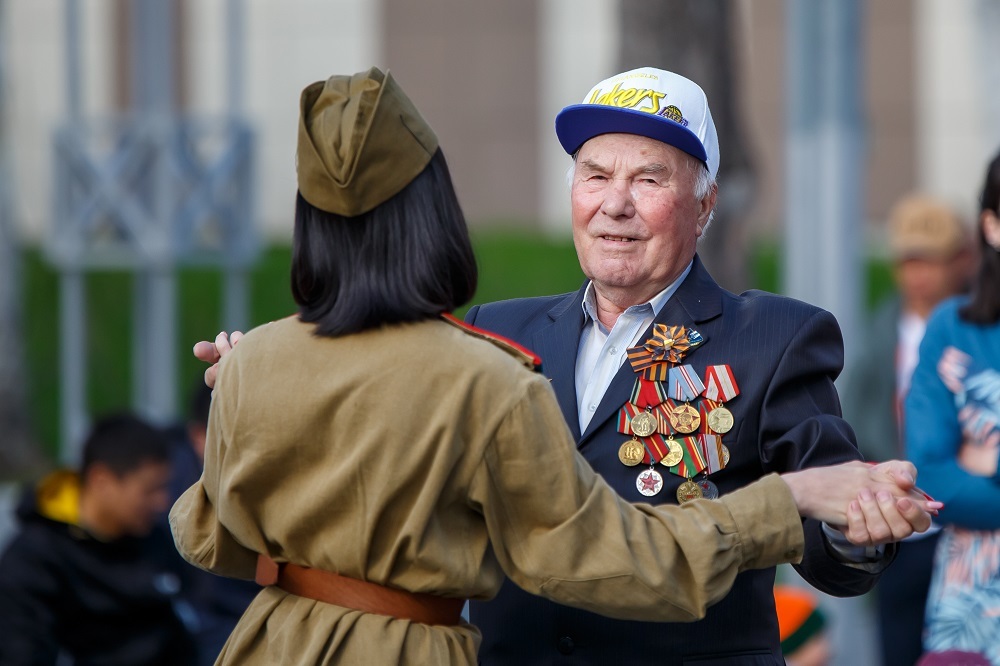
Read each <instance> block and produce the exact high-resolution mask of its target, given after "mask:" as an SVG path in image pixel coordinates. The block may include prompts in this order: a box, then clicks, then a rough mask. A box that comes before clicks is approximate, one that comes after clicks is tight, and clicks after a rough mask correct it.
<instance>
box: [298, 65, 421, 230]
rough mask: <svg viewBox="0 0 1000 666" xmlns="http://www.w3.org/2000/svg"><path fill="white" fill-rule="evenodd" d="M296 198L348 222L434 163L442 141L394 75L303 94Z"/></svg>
mask: <svg viewBox="0 0 1000 666" xmlns="http://www.w3.org/2000/svg"><path fill="white" fill-rule="evenodd" d="M300 107H301V108H300V115H299V138H298V158H297V169H298V184H299V192H301V193H302V196H303V198H305V200H306V201H308V202H309V203H310V204H312V205H313V206H315V207H316V208H319V209H320V210H325V211H327V212H328V213H336V214H338V215H343V216H345V217H356V216H358V215H361V214H363V213H367V212H368V211H370V210H372V209H373V208H375V207H376V206H378V205H379V204H381V203H384V202H385V201H387V200H388V199H390V198H392V197H393V196H395V195H396V194H398V193H399V192H400V191H401V190H402V189H403V188H404V187H406V186H407V185H409V184H410V183H411V182H412V181H413V179H414V178H416V177H417V176H418V175H419V174H420V172H421V171H423V170H424V168H425V167H426V166H427V164H428V162H430V159H431V157H432V156H433V155H434V153H435V151H436V150H437V148H438V140H437V136H436V135H435V134H434V131H433V130H432V129H431V128H430V126H429V125H428V124H427V122H426V121H424V119H423V118H422V117H421V116H420V113H419V112H418V111H417V109H416V107H414V106H413V103H412V102H411V101H410V100H409V98H408V97H407V96H406V94H405V93H404V92H403V89H402V88H400V87H399V85H397V84H396V81H395V80H394V79H393V78H392V76H391V74H390V73H389V72H385V73H382V71H381V70H379V69H378V68H377V67H372V68H371V69H369V70H368V71H367V72H359V73H357V74H354V75H353V76H331V77H330V78H329V79H327V80H326V81H317V82H316V83H313V84H312V85H310V86H308V87H307V88H306V89H305V90H303V91H302V97H301V100H300Z"/></svg>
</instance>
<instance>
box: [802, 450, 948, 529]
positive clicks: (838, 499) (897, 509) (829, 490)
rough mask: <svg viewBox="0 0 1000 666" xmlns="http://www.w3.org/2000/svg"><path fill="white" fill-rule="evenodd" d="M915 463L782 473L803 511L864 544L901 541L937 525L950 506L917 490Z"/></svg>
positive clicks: (820, 468)
mask: <svg viewBox="0 0 1000 666" xmlns="http://www.w3.org/2000/svg"><path fill="white" fill-rule="evenodd" d="M916 477H917V470H916V468H915V467H914V466H913V464H912V463H909V462H905V461H898V460H891V461H889V462H885V463H882V464H880V465H874V466H872V465H868V464H866V463H863V462H850V463H845V464H843V465H834V466H831V467H813V468H810V469H804V470H801V471H798V472H789V473H787V474H782V478H783V479H784V480H785V482H786V483H787V484H788V486H789V488H791V490H792V496H793V497H794V498H795V504H796V506H797V507H798V508H799V513H800V514H802V515H803V516H806V517H808V518H815V519H817V520H821V521H823V522H825V523H827V524H829V525H831V526H833V527H837V528H839V529H840V530H842V531H843V532H844V534H845V535H846V536H847V538H848V540H849V541H850V542H851V543H853V544H855V545H858V546H874V545H878V544H883V543H891V542H895V541H900V540H901V539H904V538H906V537H908V536H910V535H911V534H913V533H914V532H923V531H924V530H926V529H927V528H928V527H930V525H931V514H932V513H937V510H938V509H940V508H942V507H943V506H944V505H943V504H941V503H940V502H933V501H931V500H928V499H927V498H925V497H924V495H922V494H921V493H920V491H918V490H917V489H916Z"/></svg>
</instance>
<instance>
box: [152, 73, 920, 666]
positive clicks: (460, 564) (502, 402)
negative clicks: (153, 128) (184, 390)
mask: <svg viewBox="0 0 1000 666" xmlns="http://www.w3.org/2000/svg"><path fill="white" fill-rule="evenodd" d="M298 186H299V192H298V198H297V202H296V210H295V231H294V241H293V256H292V279H291V283H292V292H293V295H294V297H295V301H296V303H297V304H298V307H299V309H298V312H297V313H296V314H295V315H294V316H291V317H288V318H286V319H283V320H280V321H276V322H272V323H269V324H266V325H264V326H261V327H259V328H256V329H254V330H253V331H250V332H249V333H248V334H247V335H246V336H243V337H242V339H241V341H240V344H239V345H238V346H236V347H233V348H230V346H229V343H230V340H229V339H228V338H227V337H226V336H225V335H221V336H220V338H218V339H217V346H216V347H215V348H213V350H212V353H214V354H219V353H220V352H226V354H225V358H223V359H222V361H221V362H220V363H219V364H218V365H217V366H214V367H213V368H211V369H210V370H209V371H208V372H207V374H206V381H207V382H208V383H211V384H214V386H215V392H214V396H213V400H212V407H211V413H210V418H209V427H208V436H207V442H206V446H205V471H204V474H203V476H202V478H201V480H199V481H198V482H197V483H196V484H194V485H193V486H192V487H191V488H190V489H188V490H187V491H186V492H185V493H184V495H183V496H182V497H181V498H180V499H179V500H178V501H177V503H176V504H175V505H174V507H173V509H172V511H171V513H170V523H171V527H172V529H173V532H174V538H175V541H176V544H177V547H178V549H179V551H180V552H181V554H182V555H183V556H184V557H185V558H186V559H187V560H188V561H190V562H191V563H193V564H195V565H197V566H199V567H202V568H205V569H208V570H210V571H214V572H216V573H219V574H222V575H226V576H233V577H237V578H255V577H256V579H257V580H258V582H260V583H261V584H262V585H265V586H266V587H265V588H264V589H263V590H262V592H261V593H260V594H259V595H258V596H257V598H256V599H255V600H254V601H253V603H252V604H251V606H250V608H249V609H248V610H247V612H246V614H245V615H244V616H243V618H242V619H241V620H240V622H239V624H238V625H237V627H236V629H235V630H234V632H233V634H232V635H231V637H230V639H229V641H228V642H227V644H226V646H225V648H224V649H223V651H222V653H221V654H220V656H219V658H218V661H217V663H219V664H241V665H243V664H276V663H281V664H327V663H337V664H397V663H421V664H473V663H476V650H477V647H478V644H479V637H480V636H479V632H478V631H477V629H476V628H475V627H474V626H472V625H470V624H468V623H466V622H464V621H463V620H462V619H461V615H460V612H461V609H462V606H463V604H464V601H465V600H466V599H469V598H475V599H488V598H490V597H492V596H493V595H495V594H496V593H497V591H498V590H499V588H500V585H501V583H502V582H503V580H504V576H505V575H506V576H508V577H510V579H511V580H513V581H515V582H516V583H517V584H518V585H519V586H521V587H522V588H523V589H525V590H527V591H529V592H531V593H533V594H537V595H542V596H545V597H547V598H549V599H552V600H554V601H558V602H560V603H564V604H570V605H573V606H577V607H580V608H585V609H588V610H591V611H594V612H598V613H604V614H606V615H609V616H612V617H618V618H643V619H654V620H663V621H668V620H669V621H684V620H694V619H696V618H700V617H702V616H704V614H705V609H706V608H707V607H708V606H709V605H710V604H712V603H713V602H715V601H716V600H718V599H720V598H721V597H722V596H724V595H725V594H726V592H727V591H728V590H729V588H730V586H731V585H732V583H733V580H734V578H735V577H736V574H737V573H739V572H740V571H743V570H745V569H750V568H761V567H771V566H774V565H775V564H777V563H779V562H787V561H797V560H798V559H800V558H801V557H802V551H803V545H804V537H803V528H802V521H801V519H800V516H809V517H812V518H816V519H819V520H825V521H828V522H830V523H832V524H837V525H844V526H845V529H847V527H846V526H848V523H849V522H850V528H849V529H848V534H849V536H850V538H851V539H852V540H854V541H855V542H857V543H871V542H873V541H877V540H879V537H878V536H877V535H874V534H872V533H871V532H869V530H868V522H867V520H866V518H867V517H861V518H860V519H859V520H851V521H848V506H849V504H851V503H852V502H854V501H855V500H856V498H857V497H858V495H859V493H861V492H862V490H865V491H866V492H868V491H871V492H878V491H885V492H887V493H891V494H892V495H893V496H894V497H896V498H897V499H896V501H895V502H890V504H891V509H889V510H887V513H886V515H885V516H883V515H882V514H881V513H880V514H879V516H878V518H879V520H883V519H888V520H889V521H890V522H892V524H893V532H894V536H895V537H898V536H900V535H902V536H905V535H907V534H910V533H912V531H913V530H915V529H916V530H919V529H925V528H926V527H927V526H928V525H929V524H930V518H929V515H928V511H932V510H934V508H935V505H934V504H928V503H926V502H925V501H924V500H923V499H922V498H921V497H920V496H919V495H918V494H917V493H915V492H914V491H913V490H912V489H911V488H912V485H913V476H914V475H915V469H914V468H913V467H912V466H911V465H909V464H908V463H899V462H893V463H887V464H886V465H883V466H881V467H879V468H874V469H873V468H869V467H868V466H866V465H863V464H860V463H853V464H848V465H841V466H835V467H826V468H815V469H811V470H804V471H801V472H795V473H790V474H785V475H782V476H778V475H769V476H766V477H764V478H763V479H761V480H760V481H758V482H756V483H754V484H751V485H749V486H748V487H746V488H744V489H742V490H739V491H736V492H733V493H730V494H728V495H727V496H726V497H723V498H721V499H719V500H718V501H696V502H692V503H690V504H689V505H687V506H685V507H683V508H680V507H677V506H670V507H662V508H653V507H650V506H648V505H632V504H629V503H627V502H626V501H625V500H623V499H621V498H620V497H619V496H618V495H617V493H615V492H614V490H612V489H611V487H610V486H608V485H607V483H606V482H604V481H603V480H602V479H601V478H600V477H598V476H597V475H596V474H595V473H594V471H593V470H592V469H591V468H590V466H589V465H588V464H587V462H586V461H585V460H584V459H583V457H582V456H581V455H580V454H579V453H578V452H577V451H576V450H575V447H574V445H573V439H572V436H571V434H570V432H569V430H568V429H567V426H566V423H565V421H564V419H563V416H562V412H561V411H560V409H559V405H558V403H557V401H556V399H555V396H554V394H553V391H552V388H551V387H550V385H549V382H548V381H547V380H546V379H545V377H544V376H543V375H541V374H540V373H539V372H537V370H538V365H539V359H537V358H536V357H535V356H534V355H533V354H532V353H531V352H529V351H527V350H525V349H523V348H520V347H518V346H517V345H514V344H512V343H509V342H506V341H504V340H501V339H498V338H496V337H494V336H492V335H490V334H488V333H485V332H481V331H478V330H475V329H472V328H469V327H466V326H464V325H463V324H461V323H459V322H457V321H456V320H454V319H452V318H451V317H449V316H447V315H446V314H444V313H447V312H449V311H451V310H452V309H453V308H455V307H456V306H459V305H461V304H462V303H464V302H466V301H467V300H468V299H469V298H470V297H471V296H472V294H473V292H474V290H475V287H476V266H475V260H474V256H473V253H472V248H471V245H470V242H469V237H468V232H467V229H466V225H465V221H464V218H463V216H462V211H461V208H460V207H459V205H458V201H457V198H456V196H455V192H454V189H453V187H452V183H451V179H450V176H449V174H448V168H447V166H446V163H445V159H444V156H443V154H442V152H441V150H440V148H439V146H438V141H437V138H436V136H435V134H434V132H433V131H432V130H431V128H430V127H429V126H428V125H427V123H426V122H425V121H424V120H423V118H421V116H420V114H419V113H418V112H417V110H416V109H415V108H414V106H413V105H412V103H411V102H410V101H409V99H407V97H406V95H405V94H404V92H403V91H402V89H400V87H399V86H398V85H397V84H396V82H395V81H394V80H393V78H392V77H391V76H390V75H389V74H388V73H386V74H383V73H382V72H381V71H379V70H378V69H375V68H373V69H371V70H369V71H367V72H362V73H358V74H355V75H353V76H333V77H331V78H329V79H328V80H326V81H321V82H318V83H315V84H313V85H310V86H308V87H307V88H306V89H305V91H304V92H303V93H302V97H301V119H300V124H299V139H298ZM205 351H206V350H205V349H204V348H203V349H201V350H200V351H199V354H200V355H202V356H204V355H205ZM883 524H884V523H883ZM897 531H898V534H895V532H897ZM887 538H888V537H887Z"/></svg>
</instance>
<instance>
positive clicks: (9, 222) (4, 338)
mask: <svg viewBox="0 0 1000 666" xmlns="http://www.w3.org/2000/svg"><path fill="white" fill-rule="evenodd" d="M4 4H5V3H0V45H2V44H3V36H4V35H5V34H6V28H7V26H6V21H5V20H4V19H5V18H6V12H4V11H3V10H4ZM2 58H3V52H2V50H0V480H5V479H11V478H17V477H19V476H23V475H27V474H28V473H29V472H30V471H32V470H33V469H34V468H36V467H37V466H38V465H39V464H40V461H41V460H40V459H41V456H40V455H39V454H38V453H37V451H36V450H35V449H34V447H33V446H32V441H31V437H30V429H29V426H28V405H27V385H26V383H25V374H24V344H23V331H22V329H21V321H22V318H21V307H20V304H21V281H20V266H21V264H20V247H19V243H18V238H17V233H16V230H15V228H14V219H13V217H14V216H13V206H12V205H11V194H12V187H11V174H10V170H9V168H8V161H7V156H8V154H9V152H8V145H7V123H6V116H5V114H4V110H5V100H6V96H5V94H4V93H5V92H6V85H5V84H6V79H5V78H4V72H5V67H4V64H5V63H4V61H3V59H2Z"/></svg>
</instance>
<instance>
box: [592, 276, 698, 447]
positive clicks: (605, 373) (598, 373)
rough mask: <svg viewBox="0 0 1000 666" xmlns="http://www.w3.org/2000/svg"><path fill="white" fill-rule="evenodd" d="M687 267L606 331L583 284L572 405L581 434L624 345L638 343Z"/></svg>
mask: <svg viewBox="0 0 1000 666" xmlns="http://www.w3.org/2000/svg"><path fill="white" fill-rule="evenodd" d="M692 263H693V262H692ZM691 266H692V264H688V265H687V268H685V269H684V272H683V273H681V274H680V276H679V277H678V278H677V279H676V280H674V281H673V282H671V283H670V284H669V285H668V286H667V288H666V289H664V290H663V291H661V292H660V293H658V294H657V295H656V296H653V297H652V298H651V299H649V301H647V302H646V303H641V304H639V305H633V306H632V307H630V308H628V309H626V310H625V312H623V313H621V314H620V315H619V316H618V321H616V322H615V325H614V327H612V329H611V330H610V331H609V330H608V329H607V328H605V326H604V324H602V323H601V320H600V319H599V318H598V316H597V296H596V294H595V293H594V283H593V282H591V283H590V284H588V285H587V290H586V291H585V292H584V294H583V314H584V317H585V318H586V323H585V324H584V326H583V332H582V333H581V334H580V346H579V348H578V350H577V353H576V406H577V411H578V413H579V415H580V432H581V433H582V432H584V431H586V430H587V426H588V425H590V419H591V418H593V416H594V411H595V410H597V406H598V405H599V404H600V403H601V399H602V398H604V392H605V391H607V390H608V386H610V385H611V380H612V379H614V377H615V375H616V374H617V373H618V369H619V368H621V366H622V363H624V362H625V356H626V352H627V350H628V348H629V347H634V346H635V345H636V344H637V343H638V342H639V336H641V335H642V333H643V332H644V331H645V330H646V329H647V328H649V325H650V324H652V323H653V320H654V319H655V318H656V315H658V314H660V310H662V309H663V306H664V305H665V304H666V302H667V301H668V300H670V297H671V296H673V295H674V292H675V291H677V288H678V287H679V286H680V285H681V282H683V281H684V278H686V277H687V276H688V273H690V272H691Z"/></svg>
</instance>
